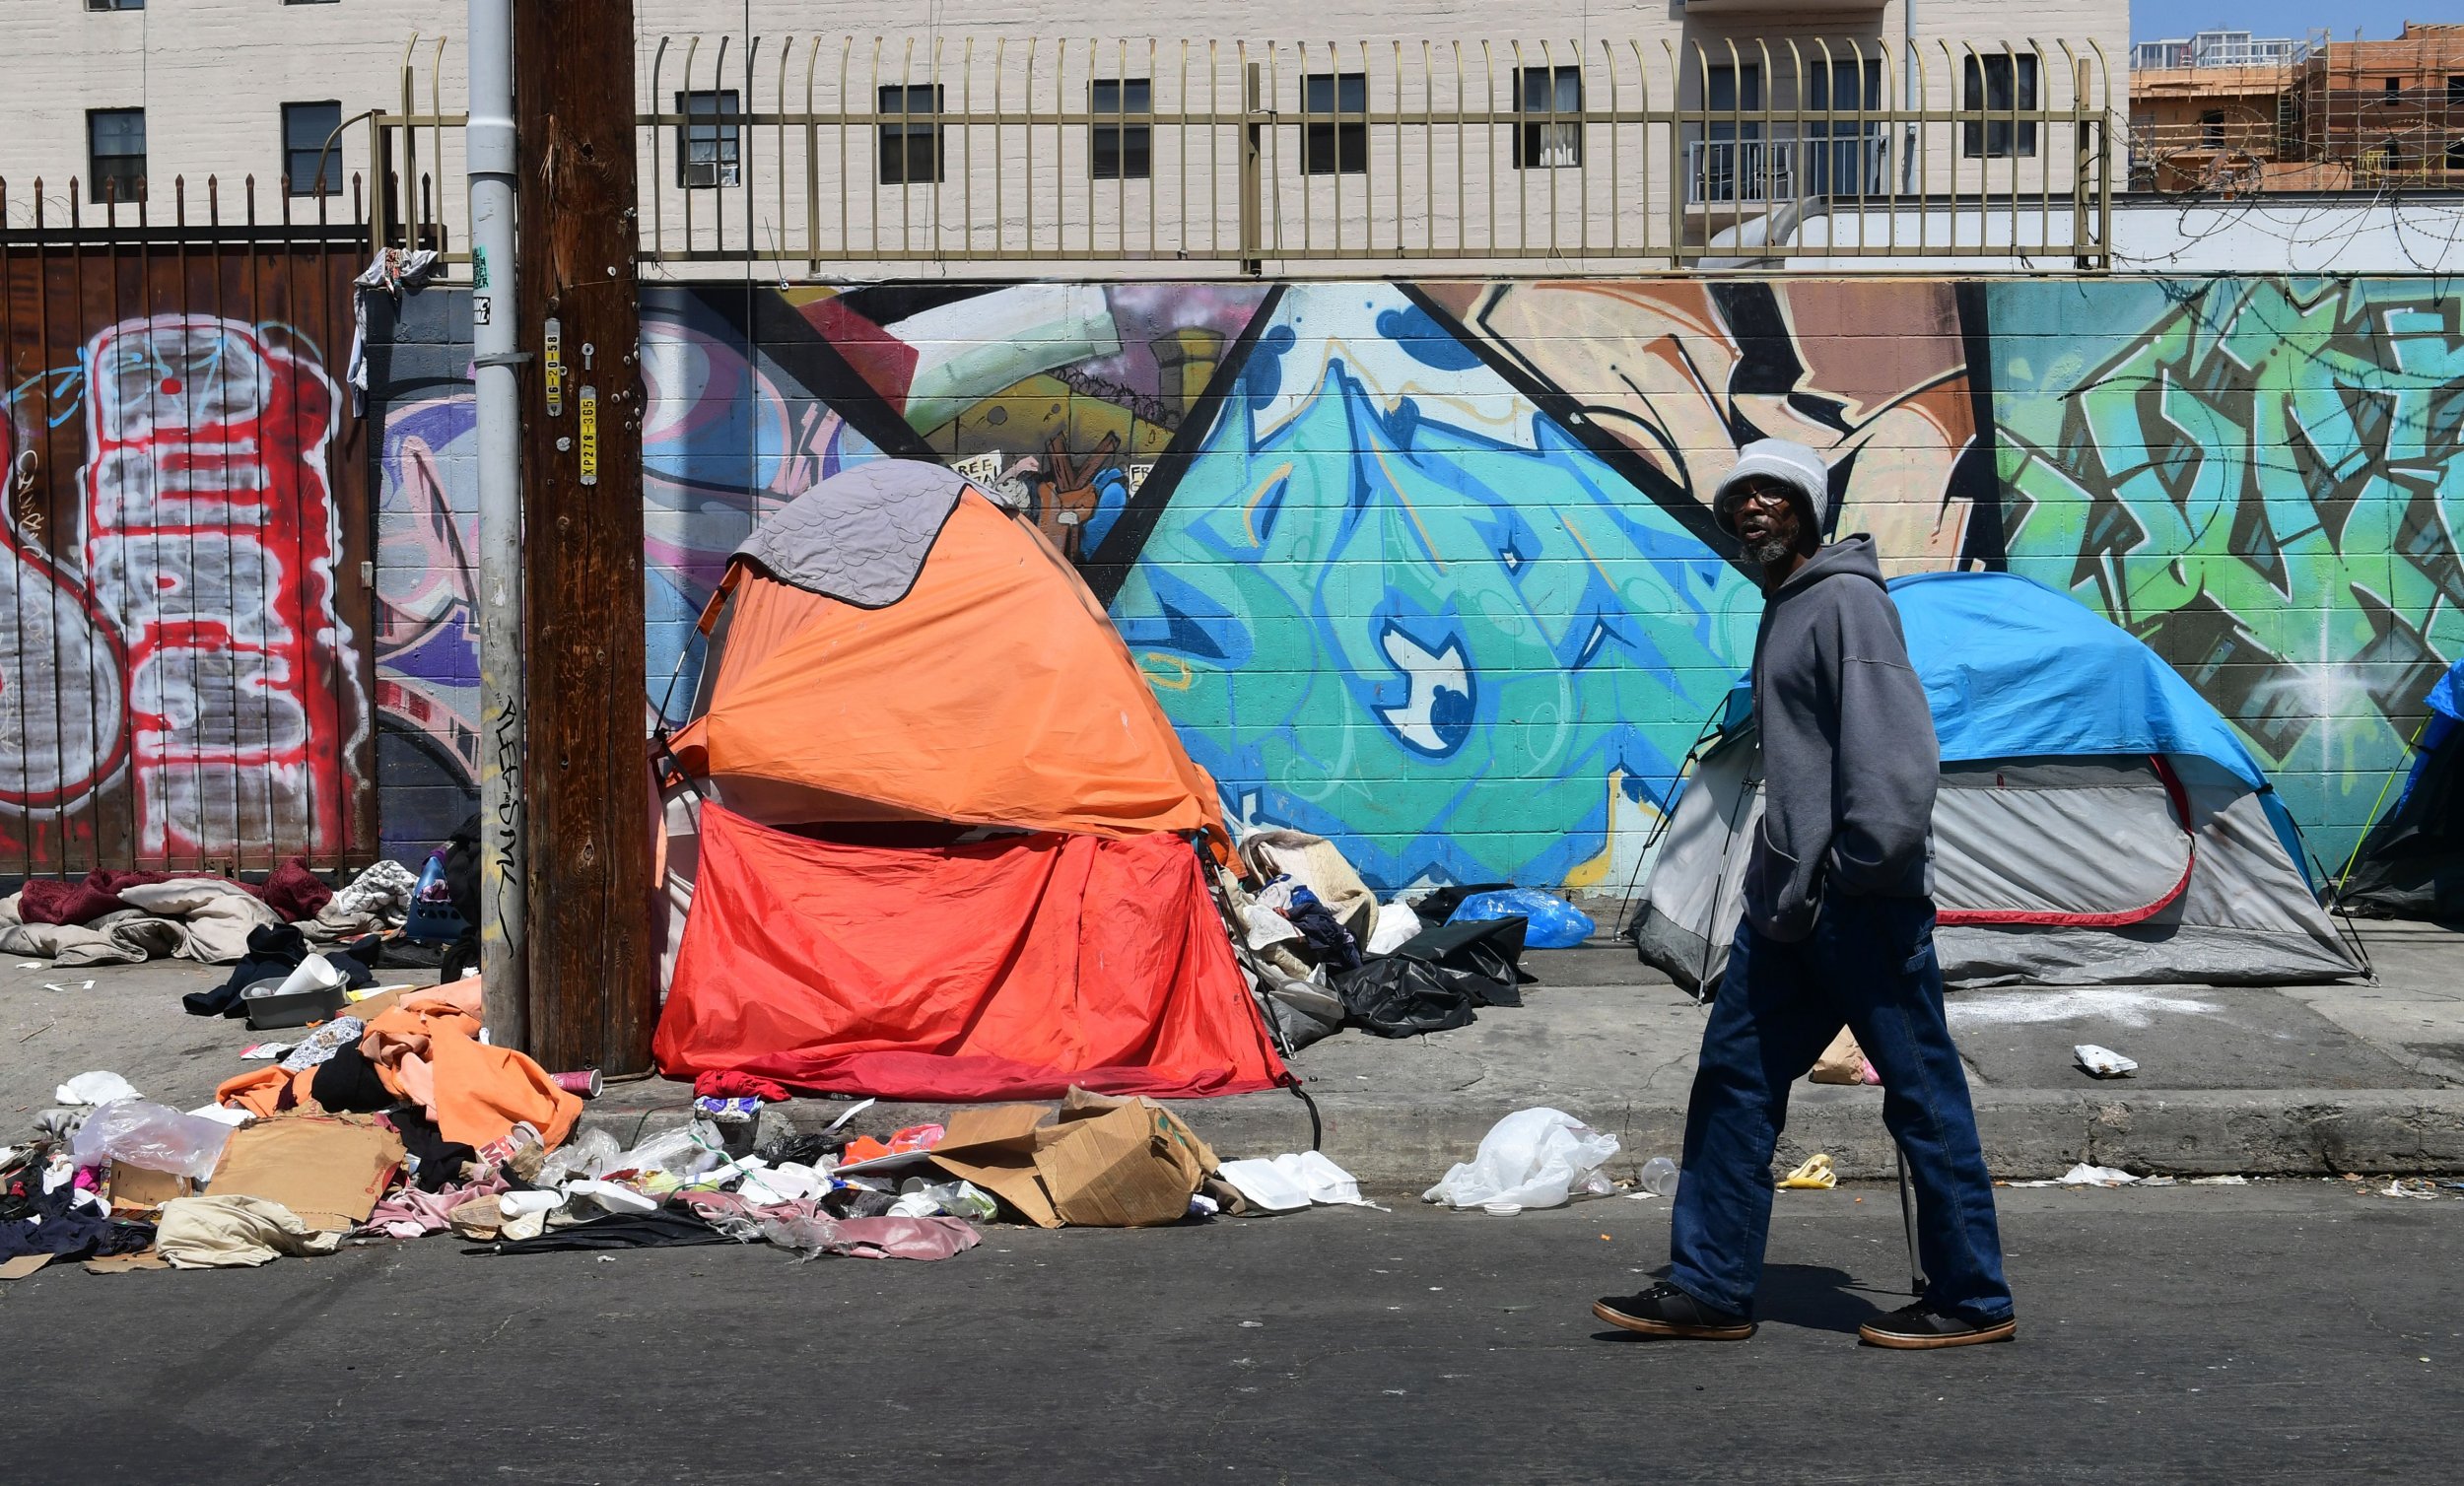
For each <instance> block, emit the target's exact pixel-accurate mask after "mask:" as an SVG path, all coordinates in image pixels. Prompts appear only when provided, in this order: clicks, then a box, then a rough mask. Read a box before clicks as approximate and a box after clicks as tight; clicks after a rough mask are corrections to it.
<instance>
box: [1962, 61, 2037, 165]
mask: <svg viewBox="0 0 2464 1486" xmlns="http://www.w3.org/2000/svg"><path fill="white" fill-rule="evenodd" d="M1964 71H1965V74H1966V76H1965V78H1964V79H1963V81H1964V82H1965V83H1966V93H1967V98H1966V104H1965V106H1966V108H1967V111H1969V112H1971V113H1979V112H1981V113H1984V114H1986V115H1987V117H1985V118H1983V119H1979V120H1976V121H1974V122H1971V123H1967V124H1962V125H1961V126H1960V139H1959V153H1960V154H1962V155H1964V156H1966V157H1967V158H1968V159H1970V160H1974V159H1977V158H1978V157H1980V156H1983V157H1990V158H1992V159H1995V160H2007V159H2010V158H2012V157H2014V156H2033V155H2034V154H2035V153H2036V125H2035V122H2034V121H2033V120H2022V121H2020V122H2018V123H2014V122H2012V121H2011V120H2010V119H2007V118H2001V119H1997V118H1994V117H1992V116H1991V115H1993V114H1995V113H2009V112H2011V111H2012V110H2013V109H2015V108H2016V109H2018V110H2019V112H2021V113H2027V112H2032V111H2034V109H2035V107H2036V57H2035V54H2034V53H2032V52H2031V53H2029V54H2028V55H2026V56H2017V55H2014V54H2012V53H2010V52H2007V51H2006V52H2004V53H2003V54H2002V55H2000V56H1998V57H1978V56H1971V57H1969V58H1968V59H1967V65H1966V68H1965V69H1964ZM2015 85H2016V86H2015Z"/></svg>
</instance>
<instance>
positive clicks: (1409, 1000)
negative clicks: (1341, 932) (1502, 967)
mask: <svg viewBox="0 0 2464 1486" xmlns="http://www.w3.org/2000/svg"><path fill="white" fill-rule="evenodd" d="M1335 994H1336V995H1338V996H1340V997H1342V1000H1343V1010H1344V1012H1345V1013H1346V1020H1348V1021H1349V1022H1350V1023H1351V1025H1353V1026H1355V1027H1357V1028H1359V1029H1360V1030H1361V1031H1363V1032H1366V1033H1368V1034H1370V1035H1371V1036H1373V1037H1418V1036H1420V1035H1421V1034H1423V1033H1429V1032H1451V1031H1453V1030H1454V1029H1455V1028H1457V1027H1469V1026H1471V1025H1472V1022H1473V1021H1474V1020H1475V1014H1474V1013H1473V1011H1472V999H1473V998H1472V992H1471V991H1470V990H1468V989H1466V988H1465V987H1464V986H1462V985H1459V984H1457V983H1455V981H1454V980H1453V979H1450V978H1449V977H1448V976H1447V975H1446V974H1444V973H1443V972H1441V971H1440V970H1439V969H1438V968H1437V967H1436V966H1434V965H1431V964H1429V963H1428V962H1427V961H1425V960H1412V959H1407V958H1405V957H1404V956H1402V955H1385V956H1381V957H1380V958H1378V959H1375V960H1372V961H1370V962H1369V963H1368V964H1366V965H1363V966H1362V967H1360V968H1359V969H1358V970H1352V971H1345V972H1344V973H1343V974H1341V975H1339V976H1336V977H1335Z"/></svg>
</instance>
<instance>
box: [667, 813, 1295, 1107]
mask: <svg viewBox="0 0 2464 1486" xmlns="http://www.w3.org/2000/svg"><path fill="white" fill-rule="evenodd" d="M701 849H702V855H701V870H700V875H699V877H698V880H697V881H696V882H695V884H694V889H693V909H692V912H691V913H690V915H689V916H688V917H687V919H686V923H685V931H684V943H683V945H682V946H681V947H680V948H679V950H678V952H677V957H676V974H675V980H674V983H673V985H672V987H671V988H670V990H669V992H668V997H667V1007H666V1010H665V1011H664V1012H663V1013H662V1014H661V1016H660V1018H659V1025H658V1038H657V1041H656V1042H655V1044H654V1045H653V1048H652V1050H653V1053H654V1055H655V1056H656V1058H657V1060H658V1065H659V1068H660V1070H661V1071H662V1072H664V1073H666V1074H667V1075H669V1076H670V1077H675V1078H691V1077H694V1076H695V1075H697V1074H700V1073H703V1072H705V1071H708V1070H711V1069H732V1070H736V1071H740V1072H745V1073H751V1074H755V1075H757V1076H760V1077H763V1078H772V1079H777V1080H778V1081H779V1082H781V1083H784V1084H787V1085H790V1086H792V1087H794V1088H798V1089H803V1090H807V1091H811V1092H816V1093H840V1094H871V1095H878V1096H880V1097H882V1098H884V1099H905V1100H946V1101H997V1100H1016V1099H1052V1098H1057V1097H1059V1096H1060V1095H1061V1094H1063V1093H1065V1092H1067V1090H1068V1088H1069V1086H1070V1085H1072V1084H1075V1085H1078V1086H1079V1087H1081V1088H1087V1089H1093V1090H1096V1091H1098V1092H1101V1093H1106V1094H1145V1095H1151V1096H1155V1097H1157V1098H1167V1099H1171V1098H1192V1097H1198V1096H1203V1095H1216V1094H1246V1093H1251V1092H1254V1091H1256V1090H1260V1089H1267V1088H1272V1087H1274V1086H1275V1085H1276V1083H1277V1082H1278V1081H1279V1080H1280V1079H1281V1078H1282V1076H1283V1064H1282V1062H1281V1060H1280V1059H1278V1058H1277V1057H1276V1056H1275V1053H1274V1049H1273V1047H1272V1045H1271V1044H1270V1043H1269V1042H1268V1041H1267V1036H1266V1027H1265V1024H1264V1023H1263V1022H1262V1021H1261V1020H1260V1017H1259V1013H1258V1011H1257V1008H1256V1003H1255V1002H1253V1001H1252V1000H1251V999H1250V995H1249V991H1248V988H1247V986H1246V985H1245V984H1244V983H1243V981H1242V979H1241V975H1240V971H1239V969H1238V968H1237V967H1236V966H1235V965H1234V963H1233V959H1232V948H1231V944H1230V942H1229V941H1228V940H1227V939H1226V937H1225V935H1224V930H1223V925H1222V920H1221V919H1220V918H1218V917H1217V916H1216V913H1215V910H1214V905H1213V902H1212V900H1211V899H1210V898H1209V897H1208V895H1207V892H1206V887H1205V882H1204V879H1203V878H1202V877H1201V876H1200V875H1199V873H1198V857H1197V855H1196V853H1195V852H1193V851H1192V849H1191V848H1190V846H1189V844H1187V843H1186V842H1184V841H1182V840H1181V839H1179V838H1178V837H1174V836H1170V835H1164V834H1156V835H1148V836H1138V837H1132V838H1129V839H1128V840H1126V841H1111V840H1105V839H1102V838H1098V837H1093V836H1076V835H1058V834H1050V833H1047V834H1042V835H1036V836H1026V837H1010V838H1005V839H1003V840H1000V841H994V842H986V843H981V844H971V845H961V846H948V847H940V848H910V847H886V846H861V845H849V844H838V843H830V842H817V841H811V840H807V839H805V838H803V837H799V836H791V835H788V834H787V833H786V832H782V831H775V830H772V829H770V828H768V827H765V826H760V825H756V824H754V823H752V822H750V821H747V820H745V819H743V818H742V817H740V816H736V815H732V814H730V813H728V812H727V811H726V810H723V809H721V808H719V807H718V806H716V805H709V806H705V807H704V808H703V811H702V837H701Z"/></svg>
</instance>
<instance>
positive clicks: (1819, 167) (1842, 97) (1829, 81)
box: [1806, 58, 1885, 196]
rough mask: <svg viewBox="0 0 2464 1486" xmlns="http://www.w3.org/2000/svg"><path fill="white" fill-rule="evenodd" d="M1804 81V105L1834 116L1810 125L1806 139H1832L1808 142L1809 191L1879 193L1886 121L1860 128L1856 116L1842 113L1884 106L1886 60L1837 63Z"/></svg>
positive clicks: (1874, 121)
mask: <svg viewBox="0 0 2464 1486" xmlns="http://www.w3.org/2000/svg"><path fill="white" fill-rule="evenodd" d="M1806 82H1807V85H1808V94H1809V97H1808V98H1807V100H1806V106H1807V107H1809V108H1811V109H1813V110H1814V111H1815V112H1819V113H1826V114H1829V115H1830V117H1829V118H1828V119H1827V120H1820V119H1817V120H1814V121H1813V122H1810V123H1808V124H1807V125H1806V136H1807V138H1809V139H1815V140H1825V141H1828V143H1825V144H1813V145H1808V146H1806V151H1807V155H1806V174H1807V181H1806V189H1807V190H1808V191H1809V192H1811V193H1812V194H1814V195H1816V196H1859V195H1870V194H1872V193H1874V192H1876V191H1880V190H1881V189H1882V152H1883V150H1884V148H1885V135H1884V132H1883V129H1882V120H1881V119H1868V120H1867V121H1866V122H1865V124H1864V125H1863V127H1862V128H1860V126H1859V125H1858V122H1857V120H1855V119H1853V118H1847V119H1843V118H1841V117H1839V115H1840V114H1843V113H1856V112H1859V111H1864V112H1869V113H1870V112H1873V111H1874V110H1876V109H1879V108H1881V107H1882V61H1881V60H1880V59H1879V58H1869V59H1867V61H1866V62H1865V64H1864V65H1863V66H1862V67H1860V66H1859V65H1858V64H1857V63H1856V62H1854V61H1845V62H1842V61H1834V62H1832V63H1831V65H1830V67H1829V69H1828V70H1827V71H1825V70H1824V69H1823V68H1821V67H1818V66H1817V67H1815V68H1814V71H1813V73H1812V74H1811V75H1810V76H1808V78H1807V79H1806Z"/></svg>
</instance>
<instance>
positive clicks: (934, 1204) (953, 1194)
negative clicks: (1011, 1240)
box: [889, 1177, 1001, 1223]
mask: <svg viewBox="0 0 2464 1486" xmlns="http://www.w3.org/2000/svg"><path fill="white" fill-rule="evenodd" d="M1000 1211H1001V1209H1000V1204H999V1203H997V1202H994V1201H993V1200H992V1196H991V1195H990V1194H988V1193H986V1192H984V1191H983V1190H981V1189H979V1188H978V1187H977V1186H976V1185H975V1184H974V1183H972V1182H926V1181H925V1180H924V1178H922V1177H910V1178H908V1179H907V1181H906V1182H903V1183H902V1184H901V1185H900V1187H899V1199H898V1201H896V1202H895V1203H893V1204H891V1206H890V1211H889V1216H891V1217H894V1218H930V1217H937V1216H942V1215H947V1216H949V1217H953V1218H973V1219H975V1220H976V1221H977V1222H979V1223H990V1222H992V1220H993V1219H994V1218H996V1217H998V1216H1000Z"/></svg>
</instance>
